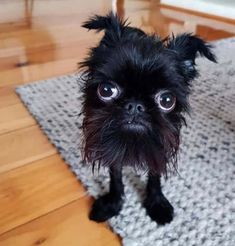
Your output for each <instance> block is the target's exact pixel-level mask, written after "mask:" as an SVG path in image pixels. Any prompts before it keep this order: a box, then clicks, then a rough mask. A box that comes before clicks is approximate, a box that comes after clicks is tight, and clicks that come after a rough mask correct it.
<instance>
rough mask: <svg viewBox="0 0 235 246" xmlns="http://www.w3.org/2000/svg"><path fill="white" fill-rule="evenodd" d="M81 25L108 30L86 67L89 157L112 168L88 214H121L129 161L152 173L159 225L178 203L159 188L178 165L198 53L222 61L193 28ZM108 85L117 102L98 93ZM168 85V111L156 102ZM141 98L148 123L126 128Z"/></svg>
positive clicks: (114, 20) (114, 21) (107, 21)
mask: <svg viewBox="0 0 235 246" xmlns="http://www.w3.org/2000/svg"><path fill="white" fill-rule="evenodd" d="M83 27H85V28H88V29H95V30H97V31H101V30H104V36H103V38H102V39H101V41H100V43H99V44H98V45H97V46H96V47H94V48H92V49H91V51H90V54H89V56H88V57H87V59H86V60H85V61H83V62H82V63H81V64H80V65H81V67H82V68H84V69H85V70H84V74H83V80H84V84H83V85H82V86H83V95H84V101H83V113H84V121H83V131H84V159H85V160H86V161H87V162H89V163H91V164H92V165H96V164H97V165H99V166H100V165H102V166H106V167H109V168H110V170H111V171H110V173H111V186H110V193H108V194H107V195H105V196H104V197H101V198H99V199H98V200H97V201H96V202H95V203H94V205H93V209H92V211H91V214H90V218H91V219H93V220H96V221H104V220H106V219H108V218H110V217H112V216H114V215H117V214H118V212H119V211H120V209H121V206H122V201H123V198H122V197H123V184H122V181H121V169H122V166H123V165H130V166H132V167H134V168H136V169H138V168H141V169H144V170H147V171H148V172H149V176H150V178H149V182H148V186H147V197H146V200H145V203H144V205H145V207H146V209H147V212H148V214H149V215H150V217H151V218H152V219H153V220H155V221H157V222H158V223H160V224H164V223H166V222H170V221H171V220H172V218H173V208H172V206H171V205H170V203H169V202H168V201H167V199H166V198H165V197H164V195H163V194H162V192H161V186H160V175H161V174H163V175H167V172H168V171H169V170H176V168H177V152H178V148H179V143H180V129H181V126H182V125H183V124H185V119H184V116H183V114H184V113H185V112H188V111H189V104H188V96H189V94H190V86H191V81H192V80H193V79H194V78H195V77H196V76H197V75H198V72H197V69H196V64H195V59H196V57H197V54H198V53H199V54H200V55H201V56H205V57H206V58H207V59H209V60H211V61H213V62H216V58H215V56H214V54H213V53H212V52H211V46H210V45H209V44H207V43H205V42H204V41H203V40H202V39H200V38H199V37H197V36H194V35H192V34H187V33H186V34H182V35H178V36H176V37H174V36H172V37H168V38H166V39H163V40H162V39H161V38H160V37H158V36H156V35H147V34H146V33H144V32H143V31H142V30H140V29H137V28H133V27H130V26H129V25H128V24H127V22H126V21H123V20H120V19H119V18H118V17H117V16H114V15H112V14H109V15H108V16H105V17H103V16H94V17H93V18H91V19H90V20H88V21H87V22H85V23H84V25H83ZM105 82H112V83H114V84H115V85H116V86H117V87H118V88H119V89H120V91H121V93H120V95H119V96H118V98H115V99H114V100H112V101H111V102H104V101H102V100H101V99H100V98H99V97H98V95H97V88H98V86H99V85H100V84H102V83H105ZM162 90H168V91H171V92H172V93H173V94H174V95H175V97H176V105H175V108H174V109H173V110H172V111H171V112H169V113H164V112H162V111H161V110H160V109H159V107H158V106H157V105H156V102H155V101H154V95H156V93H157V92H159V91H162ZM137 103H138V105H141V107H142V108H140V109H141V110H140V111H141V113H138V114H137V113H136V111H135V115H134V119H135V121H138V123H141V126H142V127H140V128H138V127H137V128H136V129H135V128H134V130H133V129H126V128H124V127H123V124H124V123H126V122H129V121H130V114H127V105H130V104H131V105H135V106H136V105H137ZM131 107H132V106H131ZM136 107H137V106H136ZM135 109H137V108H135ZM142 109H143V110H142ZM131 117H133V115H131Z"/></svg>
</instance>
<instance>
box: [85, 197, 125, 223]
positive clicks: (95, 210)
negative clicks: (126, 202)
mask: <svg viewBox="0 0 235 246" xmlns="http://www.w3.org/2000/svg"><path fill="white" fill-rule="evenodd" d="M122 203H123V200H122V198H120V197H115V196H112V195H110V193H108V194H106V195H104V196H101V197H99V198H98V199H97V200H95V202H94V204H93V206H92V209H91V212H90V215H89V218H90V220H94V221H96V222H104V221H106V220H108V219H110V218H111V217H113V216H115V215H118V214H119V212H120V210H121V209H122Z"/></svg>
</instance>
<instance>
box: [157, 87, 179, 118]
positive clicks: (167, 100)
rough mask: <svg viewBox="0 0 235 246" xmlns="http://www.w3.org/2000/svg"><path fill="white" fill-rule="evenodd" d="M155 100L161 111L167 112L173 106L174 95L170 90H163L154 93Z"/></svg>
mask: <svg viewBox="0 0 235 246" xmlns="http://www.w3.org/2000/svg"><path fill="white" fill-rule="evenodd" d="M155 102H156V103H157V105H158V107H159V108H160V110H161V111H163V112H164V113H169V112H170V111H172V110H173V109H174V108H175V104H176V97H175V95H174V94H173V93H172V92H170V91H167V90H164V91H160V92H158V93H157V94H156V96H155Z"/></svg>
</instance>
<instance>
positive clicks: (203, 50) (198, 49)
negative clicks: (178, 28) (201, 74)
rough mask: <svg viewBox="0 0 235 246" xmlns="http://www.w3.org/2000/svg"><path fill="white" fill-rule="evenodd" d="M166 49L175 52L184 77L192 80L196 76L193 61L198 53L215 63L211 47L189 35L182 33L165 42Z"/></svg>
mask: <svg viewBox="0 0 235 246" xmlns="http://www.w3.org/2000/svg"><path fill="white" fill-rule="evenodd" d="M166 46H167V48H168V49H170V50H173V51H174V52H176V54H177V56H178V58H179V59H180V61H181V62H182V66H183V70H184V73H185V75H186V76H187V77H188V78H189V79H193V78H194V77H195V76H196V75H197V71H196V69H195V59H196V57H197V54H198V53H199V54H200V55H201V56H204V57H206V58H207V59H208V60H210V61H212V62H216V57H215V55H214V54H213V52H212V51H211V49H212V46H211V45H210V44H208V43H206V42H205V41H204V40H203V39H201V38H199V37H197V36H196V35H192V34H189V33H184V34H181V35H178V36H176V37H174V36H173V37H172V38H170V39H169V40H168V42H167V45H166Z"/></svg>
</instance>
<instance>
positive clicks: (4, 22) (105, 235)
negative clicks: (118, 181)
mask: <svg viewBox="0 0 235 246" xmlns="http://www.w3.org/2000/svg"><path fill="white" fill-rule="evenodd" d="M157 2H158V1H156V0H153V1H147V0H130V1H118V4H117V6H115V5H113V8H114V9H117V12H118V13H119V15H122V16H125V17H127V16H128V17H129V20H130V21H132V23H133V24H134V25H136V26H138V27H142V28H143V29H144V30H146V31H147V32H158V33H159V34H161V35H168V34H169V33H171V32H175V33H178V32H183V31H192V32H196V33H197V34H199V35H201V36H203V37H204V38H206V39H207V40H216V39H221V38H225V37H231V36H234V35H235V22H234V21H230V20H226V19H221V18H217V17H210V16H206V15H200V14H196V13H193V12H188V11H182V10H179V9H174V8H169V7H167V6H159V5H158V3H157ZM111 7H112V5H111V0H103V1H102V0H100V1H98V0H97V1H94V0H86V1H83V0H50V1H49V0H47V1H46V0H40V1H36V0H35V1H33V0H31V1H30V0H28V1H27V0H25V1H24V0H11V1H8V0H1V1H0V211H1V212H0V245H1V246H18V245H20V246H28V245H55V246H60V245H61V246H64V245H66V246H67V245H69V246H70V245H79V246H89V245H95V246H101V245H109V246H112V245H120V239H119V238H118V237H117V236H116V235H115V234H113V233H112V232H111V231H110V229H109V228H108V226H107V225H106V224H96V223H94V222H91V221H89V220H88V218H87V214H88V211H89V208H90V206H91V202H92V199H91V198H90V197H89V196H88V195H87V194H86V191H85V190H84V188H83V187H82V185H81V184H80V182H79V181H77V180H76V178H75V176H74V175H73V174H72V173H71V171H70V170H69V169H68V167H67V166H66V164H65V163H64V162H63V161H62V160H61V158H60V156H59V155H58V154H57V151H56V149H55V148H54V147H53V146H52V145H51V144H50V142H49V141H48V140H47V138H46V136H45V135H44V134H43V133H42V131H41V130H40V129H39V127H38V125H37V123H36V122H35V120H34V119H33V118H32V117H31V116H30V114H29V113H28V112H27V110H26V109H25V107H24V106H23V105H22V103H21V101H20V100H19V98H18V96H17V95H16V94H15V92H14V88H15V86H16V85H19V84H24V83H28V82H31V81H34V80H40V79H45V78H50V77H53V76H58V75H62V74H67V73H71V72H74V71H75V70H76V67H77V65H76V64H77V63H78V62H79V61H81V59H82V58H83V57H84V56H85V54H86V53H87V48H88V47H89V46H91V45H94V43H95V42H97V40H98V39H99V37H100V35H101V34H94V33H92V32H87V31H86V30H83V29H82V28H81V27H80V25H81V23H82V22H83V21H84V20H86V18H87V17H88V16H89V15H91V14H92V13H96V14H103V13H107V12H108V11H109V10H110V9H111Z"/></svg>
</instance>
